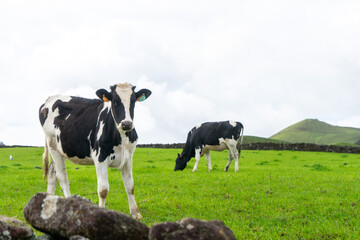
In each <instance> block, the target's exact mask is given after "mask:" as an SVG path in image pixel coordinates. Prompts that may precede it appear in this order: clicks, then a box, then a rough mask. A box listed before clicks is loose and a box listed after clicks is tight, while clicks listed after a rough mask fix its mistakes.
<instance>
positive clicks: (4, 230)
mask: <svg viewBox="0 0 360 240" xmlns="http://www.w3.org/2000/svg"><path fill="white" fill-rule="evenodd" d="M0 239H1V240H7V239H19V240H23V239H26V240H30V239H35V235H34V232H33V230H32V229H31V228H30V227H29V226H27V225H26V224H25V223H23V222H22V221H20V220H17V219H15V218H10V217H5V216H0Z"/></svg>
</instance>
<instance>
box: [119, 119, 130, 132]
mask: <svg viewBox="0 0 360 240" xmlns="http://www.w3.org/2000/svg"><path fill="white" fill-rule="evenodd" d="M121 128H122V130H124V131H129V130H131V129H132V122H130V121H123V122H122V123H121Z"/></svg>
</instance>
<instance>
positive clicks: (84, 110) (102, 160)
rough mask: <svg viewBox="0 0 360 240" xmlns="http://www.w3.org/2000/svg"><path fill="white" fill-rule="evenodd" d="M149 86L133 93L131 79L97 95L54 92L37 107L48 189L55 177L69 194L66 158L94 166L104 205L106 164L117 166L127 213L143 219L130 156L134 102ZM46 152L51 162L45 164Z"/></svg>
mask: <svg viewBox="0 0 360 240" xmlns="http://www.w3.org/2000/svg"><path fill="white" fill-rule="evenodd" d="M150 94H151V91H150V90H148V89H141V90H140V91H138V92H135V87H134V86H132V85H131V84H129V83H124V84H117V85H114V86H112V87H111V91H110V92H108V91H107V90H105V89H100V90H98V91H97V92H96V95H97V96H98V97H99V98H100V99H101V100H99V99H85V98H80V97H70V96H59V95H58V96H52V97H50V98H48V99H47V100H46V102H45V104H43V105H42V106H41V107H40V110H39V117H40V123H41V125H42V128H43V130H44V132H45V147H44V149H45V151H44V154H43V162H44V178H46V176H47V175H48V187H47V192H48V193H50V194H54V193H55V188H56V184H57V180H59V182H60V186H61V188H62V190H63V192H64V195H65V197H69V196H70V190H69V181H68V176H67V173H66V169H65V159H66V158H67V159H69V160H70V161H71V162H73V163H76V164H82V165H95V168H96V174H97V185H98V195H99V205H100V206H102V207H105V199H106V196H107V195H108V192H109V181H108V167H113V168H116V169H120V170H121V175H122V178H123V182H124V186H125V189H126V193H127V196H128V201H129V208H130V213H131V215H132V216H133V217H134V218H136V219H141V218H142V217H141V214H140V212H139V209H138V207H137V204H136V202H135V197H134V181H133V177H132V157H133V153H134V150H135V148H136V143H137V139H138V136H137V133H136V131H135V128H134V125H133V119H134V107H135V102H136V101H140V102H141V101H144V100H145V99H147V98H148V97H149V96H150ZM49 152H50V155H51V156H52V159H53V162H52V163H51V164H50V166H49Z"/></svg>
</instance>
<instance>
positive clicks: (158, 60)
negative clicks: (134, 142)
mask: <svg viewBox="0 0 360 240" xmlns="http://www.w3.org/2000/svg"><path fill="white" fill-rule="evenodd" d="M359 12H360V1H358V0H341V1H337V0H311V1H310V0H309V1H308V0H273V1H268V0H257V1H254V0H246V1H244V0H222V1H215V0H204V1H200V0H199V1H198V0H191V1H187V0H181V1H178V0H174V1H167V0H163V1H161V0H153V1H147V0H143V1H136V0H135V1H89V0H86V1H85V0H84V1H76V0H71V1H47V0H43V1H17V0H11V1H5V0H1V1H0V81H1V87H0V96H1V101H0V141H3V142H4V143H5V144H7V145H14V144H21V145H35V146H41V145H43V144H44V133H43V131H42V129H41V127H40V123H39V120H38V109H39V107H40V105H41V104H42V103H43V102H44V101H45V100H46V98H47V97H48V96H50V95H53V94H58V93H61V94H70V95H78V96H83V97H89V98H96V95H95V91H96V90H97V89H99V88H109V86H110V85H113V84H115V83H120V82H130V83H131V84H133V85H136V87H137V90H139V89H141V88H148V89H150V90H151V91H152V92H153V94H152V95H151V97H150V98H149V99H147V100H146V101H144V102H141V103H137V105H136V109H135V126H136V128H137V131H138V135H139V138H140V139H139V143H174V142H184V141H185V140H186V135H187V132H188V131H189V130H190V129H191V128H192V127H193V126H195V125H196V124H198V123H201V122H206V121H218V120H228V119H232V120H237V121H240V122H242V123H243V124H244V126H245V135H256V136H262V137H269V136H271V135H273V134H275V133H276V132H278V131H280V130H282V129H283V128H285V127H287V126H289V125H291V124H293V123H296V122H298V121H301V120H303V119H305V118H317V119H319V120H321V121H326V122H328V123H331V124H336V125H341V126H352V127H360V97H359V93H360V14H359Z"/></svg>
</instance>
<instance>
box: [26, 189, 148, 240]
mask: <svg viewBox="0 0 360 240" xmlns="http://www.w3.org/2000/svg"><path fill="white" fill-rule="evenodd" d="M24 215H25V219H26V220H27V221H28V222H29V223H30V224H31V225H32V226H33V227H34V228H35V229H37V230H39V231H42V232H44V233H47V234H49V235H51V236H52V237H53V238H55V239H69V238H71V237H72V236H74V237H75V236H76V235H78V236H83V237H84V238H88V239H91V240H96V239H114V240H115V239H124V240H125V239H126V240H128V239H129V240H130V239H134V240H135V239H136V240H137V239H148V234H149V228H148V227H147V226H146V225H145V224H143V223H141V222H138V221H136V220H135V219H133V218H132V217H130V216H128V215H126V214H123V213H120V212H117V211H113V210H108V209H106V208H101V207H99V206H97V205H95V204H93V203H91V202H89V201H88V200H85V199H83V198H80V197H70V198H63V197H59V196H54V195H48V194H46V193H37V194H36V195H35V196H33V197H32V198H31V199H30V200H29V202H28V204H27V205H26V206H25V209H24Z"/></svg>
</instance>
